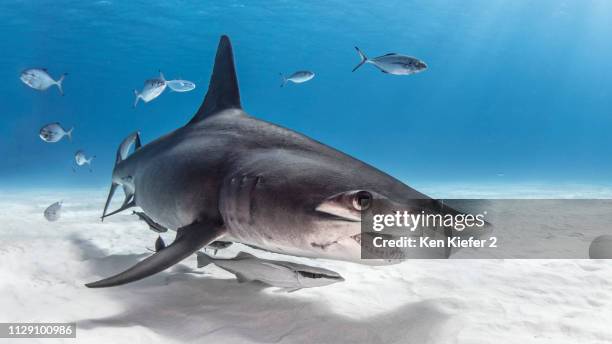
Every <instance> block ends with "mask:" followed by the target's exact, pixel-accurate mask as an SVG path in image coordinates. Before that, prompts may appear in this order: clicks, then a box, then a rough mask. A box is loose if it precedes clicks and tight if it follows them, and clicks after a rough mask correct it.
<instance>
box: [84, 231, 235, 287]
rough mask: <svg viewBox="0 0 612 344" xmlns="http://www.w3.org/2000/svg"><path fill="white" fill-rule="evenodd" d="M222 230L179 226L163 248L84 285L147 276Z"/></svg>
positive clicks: (105, 284)
mask: <svg viewBox="0 0 612 344" xmlns="http://www.w3.org/2000/svg"><path fill="white" fill-rule="evenodd" d="M223 232H224V230H223V229H222V228H213V227H212V226H209V225H206V224H203V223H199V222H196V223H193V224H191V225H189V226H186V227H182V228H179V230H178V231H177V234H176V239H175V240H174V242H173V243H172V244H170V245H169V246H167V247H166V248H164V249H163V250H161V251H159V252H156V253H155V254H153V255H152V256H150V257H148V258H146V259H145V260H142V261H140V262H139V263H137V264H136V265H134V266H132V267H131V268H129V269H127V270H125V271H124V272H121V273H119V274H117V275H115V276H111V277H108V278H105V279H103V280H100V281H97V282H93V283H88V284H86V286H87V287H89V288H105V287H113V286H118V285H122V284H126V283H130V282H134V281H138V280H141V279H143V278H145V277H149V276H151V275H154V274H156V273H158V272H161V271H163V270H166V269H167V268H169V267H171V266H172V265H174V264H176V263H178V262H180V261H181V260H183V259H185V258H187V257H188V256H190V255H192V254H193V253H194V252H196V251H197V250H199V249H200V248H202V247H203V246H205V245H207V244H208V243H211V242H213V241H214V240H215V239H217V238H218V237H219V236H221V235H222V234H223Z"/></svg>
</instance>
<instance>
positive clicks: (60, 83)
mask: <svg viewBox="0 0 612 344" xmlns="http://www.w3.org/2000/svg"><path fill="white" fill-rule="evenodd" d="M66 75H68V73H64V74H62V76H60V78H59V79H58V80H57V81H56V82H55V84H56V85H57V88H58V89H59V91H60V94H61V95H62V96H63V95H64V88H63V87H62V84H63V83H64V78H65V77H66Z"/></svg>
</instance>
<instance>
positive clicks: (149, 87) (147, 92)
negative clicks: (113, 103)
mask: <svg viewBox="0 0 612 344" xmlns="http://www.w3.org/2000/svg"><path fill="white" fill-rule="evenodd" d="M166 85H167V84H166V79H165V78H164V74H163V73H162V72H161V71H160V72H159V78H156V79H149V80H147V81H145V82H144V86H143V88H142V91H140V92H138V90H134V95H135V96H136V99H135V100H134V107H136V104H138V100H139V99H142V101H143V102H145V103H148V102H150V101H151V100H153V99H155V98H157V97H159V95H160V94H162V92H164V90H165V89H166Z"/></svg>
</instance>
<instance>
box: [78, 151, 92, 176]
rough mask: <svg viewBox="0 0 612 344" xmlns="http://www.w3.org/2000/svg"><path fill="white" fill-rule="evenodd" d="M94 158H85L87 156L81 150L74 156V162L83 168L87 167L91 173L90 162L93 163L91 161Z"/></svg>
mask: <svg viewBox="0 0 612 344" xmlns="http://www.w3.org/2000/svg"><path fill="white" fill-rule="evenodd" d="M95 157H96V156H95V155H93V156H91V157H89V158H87V156H85V152H84V151H82V150H78V151H77V152H76V153H75V154H74V162H75V163H76V164H77V165H79V166H83V165H89V170H90V171H91V162H92V161H93V159H94V158H95Z"/></svg>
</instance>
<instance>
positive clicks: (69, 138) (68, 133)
mask: <svg viewBox="0 0 612 344" xmlns="http://www.w3.org/2000/svg"><path fill="white" fill-rule="evenodd" d="M73 130H74V127H72V128H70V130H68V131H67V132H66V136H68V141H70V142H72V131H73Z"/></svg>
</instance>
